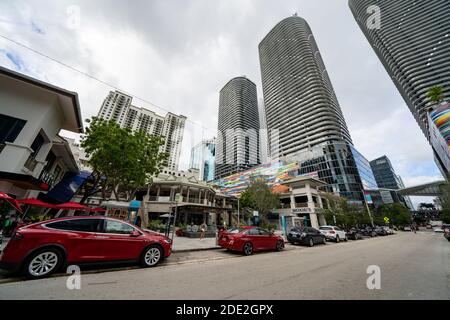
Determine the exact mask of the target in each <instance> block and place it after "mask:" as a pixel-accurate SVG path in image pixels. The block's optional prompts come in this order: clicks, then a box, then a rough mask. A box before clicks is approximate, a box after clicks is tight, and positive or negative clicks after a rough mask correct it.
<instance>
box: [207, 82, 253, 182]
mask: <svg viewBox="0 0 450 320" xmlns="http://www.w3.org/2000/svg"><path fill="white" fill-rule="evenodd" d="M259 130H260V125H259V113H258V100H257V94H256V85H255V84H254V83H253V82H252V81H250V80H249V79H247V78H246V77H236V78H233V79H231V80H230V81H228V83H227V84H226V85H225V86H224V87H223V88H222V90H220V98H219V121H218V132H217V149H216V152H217V153H216V160H215V172H214V178H215V179H219V178H222V177H226V176H228V175H230V174H233V173H236V172H240V171H243V170H246V169H248V168H251V167H253V166H255V165H258V164H259V163H260V152H259Z"/></svg>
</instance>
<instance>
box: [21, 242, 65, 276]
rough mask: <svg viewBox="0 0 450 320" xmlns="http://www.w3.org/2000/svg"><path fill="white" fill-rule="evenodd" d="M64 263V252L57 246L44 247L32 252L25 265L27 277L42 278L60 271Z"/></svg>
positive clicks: (24, 269)
mask: <svg viewBox="0 0 450 320" xmlns="http://www.w3.org/2000/svg"><path fill="white" fill-rule="evenodd" d="M62 265H63V254H62V253H61V251H60V250H58V249H56V248H43V249H40V250H37V251H35V252H33V253H31V255H30V256H28V257H27V259H26V260H25V263H24V265H23V271H24V273H25V275H26V276H27V278H30V279H40V278H44V277H48V276H50V275H51V274H53V273H55V272H56V271H58V270H59V269H60V268H61V266H62Z"/></svg>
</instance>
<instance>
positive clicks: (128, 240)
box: [97, 219, 145, 260]
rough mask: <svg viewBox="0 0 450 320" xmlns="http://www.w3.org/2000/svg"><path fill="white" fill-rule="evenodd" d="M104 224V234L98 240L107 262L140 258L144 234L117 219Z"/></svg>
mask: <svg viewBox="0 0 450 320" xmlns="http://www.w3.org/2000/svg"><path fill="white" fill-rule="evenodd" d="M103 224H104V226H103V232H102V233H101V234H99V235H98V236H97V239H98V243H99V247H100V249H101V251H102V253H103V254H104V256H105V260H136V259H138V258H139V256H140V254H141V251H142V249H143V247H144V242H145V240H144V237H143V234H142V232H140V231H139V230H137V229H136V228H134V227H133V226H131V225H130V224H128V223H125V222H122V221H119V220H115V219H104V221H103ZM136 231H137V232H139V233H136ZM138 234H139V235H138Z"/></svg>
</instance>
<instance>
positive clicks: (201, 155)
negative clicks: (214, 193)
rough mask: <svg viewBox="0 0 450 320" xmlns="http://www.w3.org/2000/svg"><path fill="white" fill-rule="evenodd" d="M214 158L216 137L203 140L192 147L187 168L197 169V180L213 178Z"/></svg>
mask: <svg viewBox="0 0 450 320" xmlns="http://www.w3.org/2000/svg"><path fill="white" fill-rule="evenodd" d="M215 158H216V139H215V138H213V139H208V140H203V141H202V142H200V143H199V144H197V145H195V146H194V147H192V150H191V161H190V164H189V168H194V169H197V170H198V171H199V180H201V181H211V180H214V160H215Z"/></svg>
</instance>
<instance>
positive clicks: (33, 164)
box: [23, 155, 38, 171]
mask: <svg viewBox="0 0 450 320" xmlns="http://www.w3.org/2000/svg"><path fill="white" fill-rule="evenodd" d="M37 163H38V162H37V161H36V159H35V158H34V156H32V155H30V156H29V157H28V159H27V161H25V164H24V165H23V166H24V167H25V168H27V169H28V170H30V171H34V169H35V168H36V165H37Z"/></svg>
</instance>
